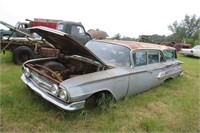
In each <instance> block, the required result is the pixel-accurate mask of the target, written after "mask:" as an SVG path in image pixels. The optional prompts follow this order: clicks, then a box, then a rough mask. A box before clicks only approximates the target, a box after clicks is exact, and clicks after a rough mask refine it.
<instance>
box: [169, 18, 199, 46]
mask: <svg viewBox="0 0 200 133" xmlns="http://www.w3.org/2000/svg"><path fill="white" fill-rule="evenodd" d="M168 29H169V30H170V31H172V33H173V34H172V37H173V41H175V42H183V41H186V42H188V40H190V41H189V42H190V43H191V44H193V45H195V44H196V43H195V42H196V41H197V40H198V39H199V37H198V36H199V34H200V33H199V29H200V17H198V18H196V15H195V14H194V15H192V16H189V15H185V18H184V20H182V21H181V23H178V22H177V21H175V22H174V23H173V24H172V25H169V26H168ZM194 36H196V37H194Z"/></svg>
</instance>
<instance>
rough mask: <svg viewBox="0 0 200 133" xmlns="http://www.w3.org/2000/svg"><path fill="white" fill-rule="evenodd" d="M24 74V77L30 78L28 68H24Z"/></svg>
mask: <svg viewBox="0 0 200 133" xmlns="http://www.w3.org/2000/svg"><path fill="white" fill-rule="evenodd" d="M24 74H25V76H26V77H30V76H31V72H30V70H29V68H24Z"/></svg>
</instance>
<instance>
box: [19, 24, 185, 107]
mask: <svg viewBox="0 0 200 133" xmlns="http://www.w3.org/2000/svg"><path fill="white" fill-rule="evenodd" d="M31 30H32V31H34V32H36V33H37V34H39V35H40V36H42V37H43V38H44V39H46V40H47V41H48V42H50V43H51V44H52V45H54V47H55V48H57V49H59V50H60V55H59V57H49V58H41V59H33V60H29V61H27V62H25V63H24V64H23V66H22V70H23V74H22V76H21V79H22V80H23V82H24V83H25V84H26V85H27V86H28V87H29V88H30V89H32V90H33V91H35V92H36V93H37V94H39V95H40V96H41V97H43V98H44V99H46V100H47V101H49V102H50V103H52V104H54V105H56V106H58V107H59V108H61V109H64V110H68V111H73V110H79V109H82V108H84V107H85V105H86V104H87V102H88V101H92V100H91V98H93V99H95V100H96V99H97V98H99V95H100V94H104V93H105V94H109V95H110V96H112V97H113V98H114V99H115V101H119V100H120V99H122V98H124V97H126V96H130V95H134V94H137V93H140V92H143V91H146V90H148V89H150V88H152V87H155V86H158V85H160V84H161V83H163V82H164V81H165V80H167V79H172V78H175V77H177V76H178V75H181V74H182V73H183V70H182V67H181V64H182V62H181V61H178V60H177V59H176V50H175V49H174V48H172V47H168V46H162V45H156V44H149V43H141V42H132V41H120V40H101V41H100V40H91V41H89V42H88V43H87V44H86V46H83V45H81V44H80V43H78V42H77V41H75V40H74V39H72V38H71V37H70V36H69V35H68V34H66V33H63V32H61V31H56V30H53V29H49V28H42V27H36V28H32V29H31Z"/></svg>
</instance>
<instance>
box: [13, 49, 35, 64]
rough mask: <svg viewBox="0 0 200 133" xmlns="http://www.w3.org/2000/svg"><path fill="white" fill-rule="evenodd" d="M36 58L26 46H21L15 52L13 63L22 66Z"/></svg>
mask: <svg viewBox="0 0 200 133" xmlns="http://www.w3.org/2000/svg"><path fill="white" fill-rule="evenodd" d="M33 58H35V54H34V52H33V51H32V50H31V49H30V48H29V47H26V46H20V47H17V48H15V49H14V50H13V62H14V63H15V64H18V65H21V64H22V63H24V62H25V61H27V60H30V59H33Z"/></svg>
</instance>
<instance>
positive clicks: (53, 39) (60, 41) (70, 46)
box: [29, 26, 106, 65]
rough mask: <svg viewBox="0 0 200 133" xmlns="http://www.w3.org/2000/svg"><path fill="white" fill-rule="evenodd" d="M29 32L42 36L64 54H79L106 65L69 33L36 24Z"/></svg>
mask: <svg viewBox="0 0 200 133" xmlns="http://www.w3.org/2000/svg"><path fill="white" fill-rule="evenodd" d="M29 29H30V30H31V32H36V33H37V34H39V35H40V36H41V37H42V38H44V39H45V40H47V41H48V42H50V43H51V44H52V45H54V47H55V48H57V49H59V50H60V52H61V53H62V54H64V55H80V56H83V57H86V58H89V59H92V60H94V61H98V62H99V63H101V64H102V65H106V64H105V63H104V62H103V61H102V60H101V59H99V58H98V57H97V56H96V55H95V54H93V53H92V52H91V51H90V50H89V49H88V48H87V47H85V46H84V45H82V44H80V43H78V42H77V41H75V40H74V39H73V38H71V37H70V35H69V34H67V33H64V32H62V31H59V30H55V29H51V28H47V27H43V26H38V27H33V28H29Z"/></svg>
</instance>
